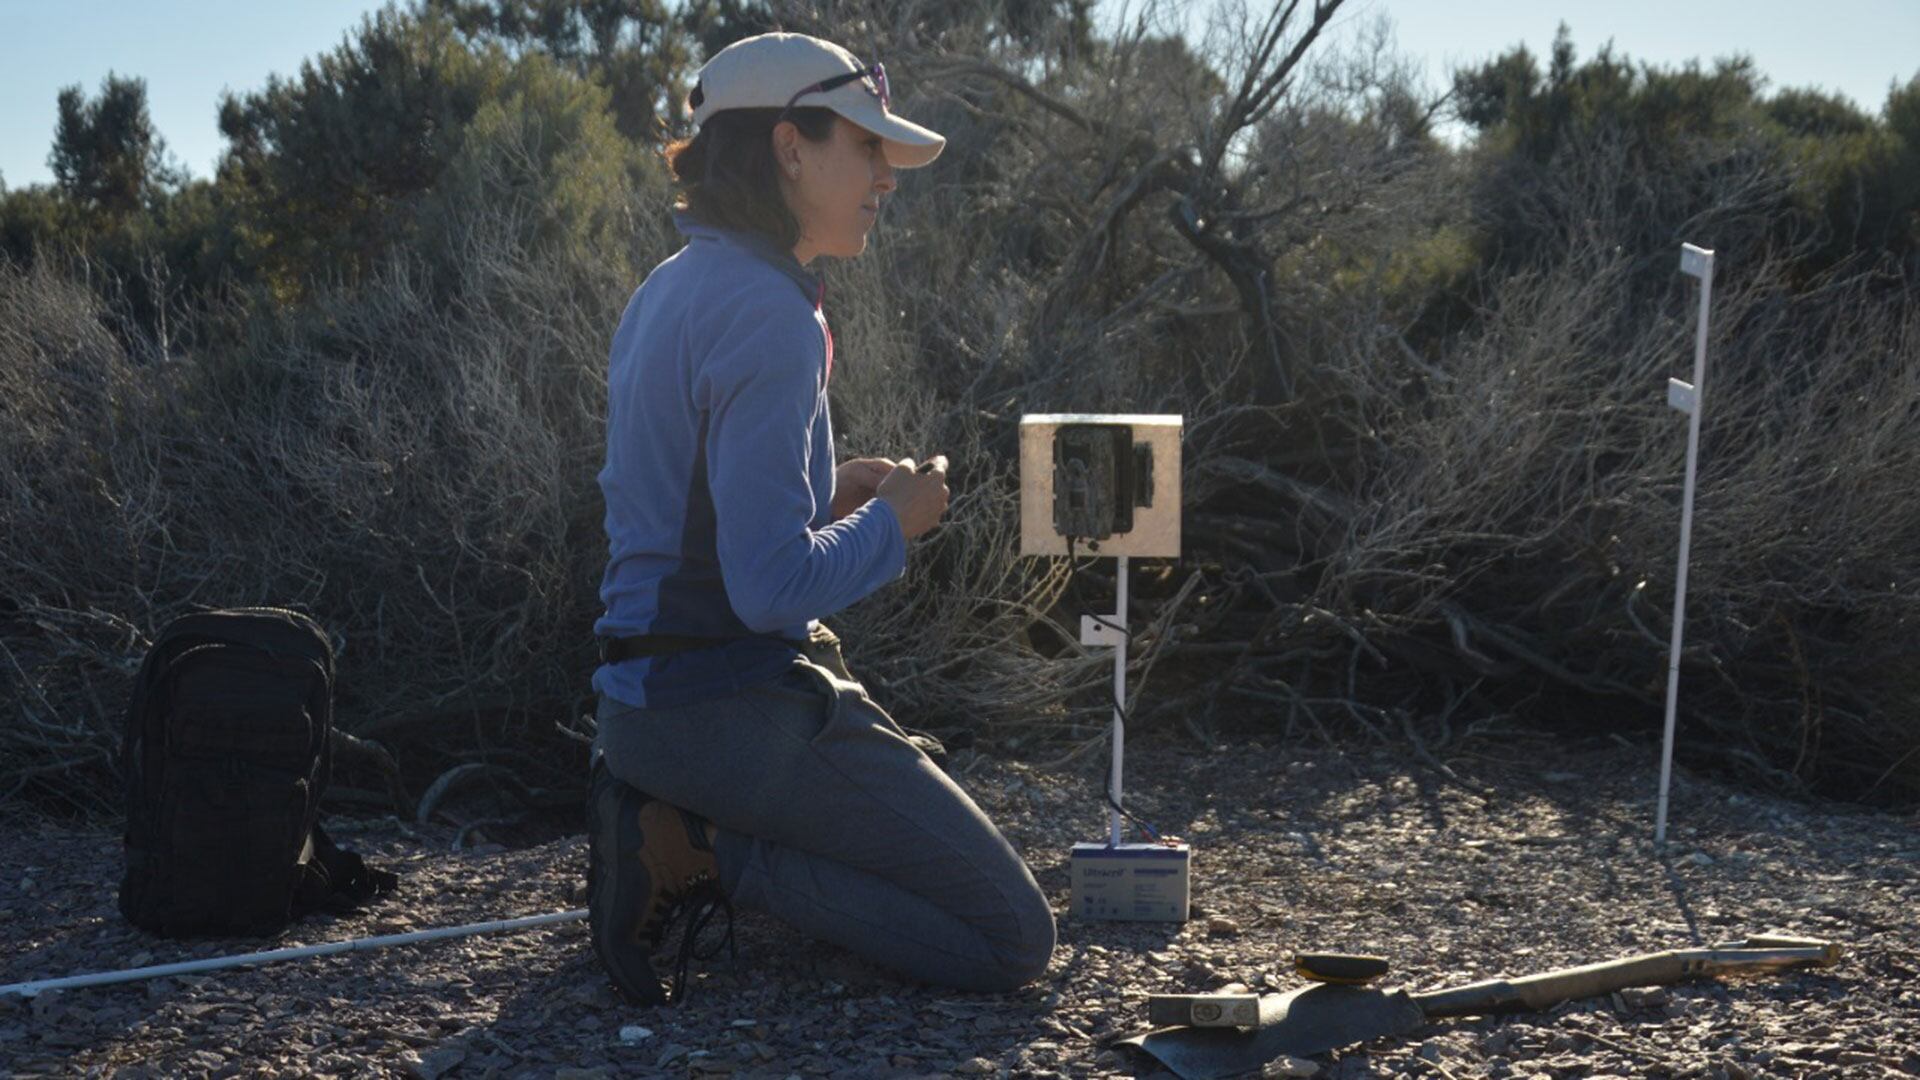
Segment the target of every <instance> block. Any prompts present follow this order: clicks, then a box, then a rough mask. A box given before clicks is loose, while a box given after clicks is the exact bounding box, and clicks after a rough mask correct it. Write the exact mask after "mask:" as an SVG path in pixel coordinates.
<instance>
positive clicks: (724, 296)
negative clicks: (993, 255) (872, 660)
mask: <svg viewBox="0 0 1920 1080" xmlns="http://www.w3.org/2000/svg"><path fill="white" fill-rule="evenodd" d="M675 224H676V225H678V226H679V228H680V231H681V232H682V233H683V234H685V235H686V237H687V245H686V246H685V247H684V248H682V249H681V250H680V251H679V252H678V253H677V254H675V255H674V256H673V257H672V258H669V259H668V260H666V261H665V262H663V263H661V264H660V265H659V266H657V267H655V268H654V271H653V273H651V274H649V275H648V276H647V280H646V281H645V282H644V283H643V284H642V285H641V286H640V288H639V289H638V290H637V291H636V292H635V293H634V294H633V298H632V299H631V300H630V301H628V303H627V309H626V313H625V314H624V315H623V316H622V317H621V320H620V328H619V329H618V330H617V331H616V332H615V333H614V337H613V350H612V356H611V359H610V363H609V366H608V373H607V464H606V467H605V468H604V469H602V470H601V471H600V489H601V492H602V494H603V495H604V496H605V497H606V504H607V518H606V527H607V542H608V554H609V558H608V561H607V569H606V574H605V576H604V577H603V578H602V579H601V583H600V599H601V601H602V602H603V603H604V604H605V605H606V613H605V614H604V615H603V616H602V617H601V618H600V619H599V621H598V622H596V623H595V624H594V632H595V633H596V634H599V635H602V636H616V637H617V636H626V635H632V634H670V635H677V636H690V637H711V638H728V639H733V640H729V641H728V642H726V643H725V644H723V645H718V646H715V647H711V648H703V649H697V650H693V651H689V652H682V653H675V654H671V655H667V656H659V657H643V658H640V659H635V660H628V661H625V662H623V663H619V664H606V665H602V666H601V667H600V669H599V670H598V671H596V672H595V673H594V678H593V686H594V689H595V690H597V691H599V692H600V693H602V694H606V695H608V696H610V697H613V698H615V699H617V700H619V701H623V702H626V703H628V704H630V705H646V706H655V707H666V706H672V705H680V704H687V703H689V702H694V701H704V700H707V699H710V698H716V697H720V696H723V695H726V694H730V693H735V692H737V691H739V690H742V689H744V688H746V687H749V686H752V685H755V684H757V683H761V682H765V681H768V680H770V679H772V678H774V677H775V676H777V675H779V674H780V673H781V672H782V671H784V670H786V667H787V665H788V664H789V663H791V662H792V659H793V656H794V654H795V651H796V650H795V649H794V647H793V646H792V645H791V644H789V642H792V641H799V640H804V639H805V638H806V636H807V633H808V631H809V628H810V626H811V624H812V622H813V620H815V619H819V618H821V617H823V616H826V615H830V614H832V613H833V612H835V611H838V610H840V609H841V608H844V607H846V606H847V605H848V604H851V603H853V602H854V601H855V600H858V599H860V598H861V597H863V596H866V595H867V594H868V593H871V592H873V591H874V590H875V589H877V588H879V587H880V586H881V585H884V584H886V583H887V582H889V581H892V580H893V579H894V578H897V577H899V576H900V574H901V572H902V571H903V570H904V569H905V566H906V541H905V540H904V539H903V538H902V537H901V534H900V522H899V519H898V518H897V517H895V515H894V513H893V508H892V507H890V506H888V505H887V504H886V503H885V502H884V501H882V500H880V499H871V500H868V502H867V503H866V505H864V506H862V507H860V508H859V509H857V510H855V511H854V512H853V513H852V514H849V515H848V516H846V517H844V518H842V519H840V520H839V521H833V520H831V514H830V507H831V505H832V502H833V471H834V458H833V427H832V422H831V420H830V418H829V416H828V413H827V378H828V375H829V374H830V372H831V371H832V368H833V337H832V335H831V333H829V331H828V329H827V323H826V318H825V316H824V315H822V313H821V311H820V300H821V295H822V287H821V282H820V279H819V278H817V277H816V276H814V275H813V274H811V273H809V272H808V271H807V270H806V269H805V268H804V267H802V266H801V265H800V263H799V262H798V261H797V260H795V259H794V258H793V256H792V254H791V253H789V252H784V251H781V250H779V249H778V248H777V247H776V246H775V245H773V244H772V243H770V242H767V241H765V240H763V239H761V238H759V237H757V236H755V235H754V234H751V233H740V232H732V231H728V230H724V229H717V228H711V227H708V226H705V225H701V224H699V223H698V222H696V221H694V220H692V219H690V218H688V217H686V216H685V215H682V216H681V217H679V218H678V219H676V221H675Z"/></svg>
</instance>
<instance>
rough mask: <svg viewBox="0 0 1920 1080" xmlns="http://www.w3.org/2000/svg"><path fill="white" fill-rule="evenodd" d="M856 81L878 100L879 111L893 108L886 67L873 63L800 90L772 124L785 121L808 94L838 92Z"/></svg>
mask: <svg viewBox="0 0 1920 1080" xmlns="http://www.w3.org/2000/svg"><path fill="white" fill-rule="evenodd" d="M856 81H858V82H864V83H865V85H866V88H867V92H868V93H870V94H872V95H873V96H874V97H877V98H879V99H880V108H881V109H883V110H886V109H891V108H892V107H893V95H891V94H889V93H888V92H887V68H886V65H884V64H881V63H878V62H875V63H874V65H873V66H872V67H865V68H861V69H859V70H858V71H849V72H846V73H845V74H842V75H835V76H834V77H833V78H831V79H822V80H820V81H819V82H817V83H814V84H813V85H812V86H808V87H804V88H802V89H801V90H800V92H799V93H797V94H795V95H793V96H792V97H790V98H788V99H787V107H786V108H784V109H781V110H780V116H779V117H778V118H777V119H775V120H774V123H775V124H778V123H779V122H780V121H781V120H785V119H786V118H787V114H788V113H790V112H792V111H793V106H794V103H795V102H797V101H799V100H800V99H801V98H803V97H806V96H807V95H808V94H824V93H826V92H827V91H829V90H838V89H840V88H841V87H843V86H845V85H847V84H848V83H850V82H856Z"/></svg>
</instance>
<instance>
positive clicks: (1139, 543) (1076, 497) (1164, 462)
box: [1020, 413, 1181, 559]
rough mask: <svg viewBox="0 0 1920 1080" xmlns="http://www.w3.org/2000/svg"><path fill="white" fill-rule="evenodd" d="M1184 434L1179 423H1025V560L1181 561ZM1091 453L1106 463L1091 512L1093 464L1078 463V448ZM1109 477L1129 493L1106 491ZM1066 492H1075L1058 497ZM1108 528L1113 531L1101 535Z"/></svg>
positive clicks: (1100, 416) (1034, 418)
mask: <svg viewBox="0 0 1920 1080" xmlns="http://www.w3.org/2000/svg"><path fill="white" fill-rule="evenodd" d="M1180 430H1181V418H1180V417H1178V416H1163V415H1143V414H1138V413H1039V414H1033V415H1028V416H1023V417H1021V418H1020V554H1022V555H1069V554H1071V555H1102V556H1105V555H1127V556H1136V555H1137V556H1144V557H1147V558H1169V559H1171V558H1178V557H1179V555H1180ZM1109 444H1110V445H1109ZM1089 445H1092V446H1093V447H1094V449H1095V450H1097V451H1098V453H1097V454H1094V455H1091V457H1098V458H1100V459H1101V460H1100V461H1098V462H1093V464H1094V465H1095V475H1094V481H1095V484H1096V486H1100V487H1102V490H1100V491H1097V492H1095V493H1093V494H1092V496H1091V505H1089V494H1088V492H1087V491H1086V490H1084V482H1085V480H1086V478H1087V476H1088V475H1089V474H1088V471H1087V468H1086V465H1087V464H1088V462H1083V461H1080V460H1074V459H1075V457H1076V455H1078V454H1080V451H1079V450H1076V449H1074V448H1075V447H1080V448H1085V447H1087V446H1089ZM1106 470H1117V472H1118V476H1119V483H1120V484H1122V485H1123V486H1126V487H1127V488H1128V490H1127V491H1124V492H1113V491H1108V490H1105V489H1104V488H1105V486H1111V485H1110V484H1109V483H1108V482H1109V481H1111V480H1112V479H1113V476H1112V475H1111V473H1110V472H1109V471H1106ZM1062 484H1072V485H1075V489H1074V490H1072V491H1067V490H1060V488H1061V485H1062ZM1057 496H1058V497H1057ZM1089 521H1093V522H1097V523H1096V524H1092V525H1088V524H1087V522H1089ZM1107 528H1111V531H1110V532H1107V534H1106V535H1104V536H1102V535H1098V533H1099V532H1100V531H1102V529H1107ZM1063 529H1065V530H1067V531H1063ZM1079 530H1084V532H1080V531H1079ZM1069 538H1071V541H1072V542H1071V548H1069Z"/></svg>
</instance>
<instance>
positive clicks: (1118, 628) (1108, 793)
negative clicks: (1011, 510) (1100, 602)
mask: <svg viewBox="0 0 1920 1080" xmlns="http://www.w3.org/2000/svg"><path fill="white" fill-rule="evenodd" d="M1074 539H1075V538H1074V537H1072V536H1069V537H1067V570H1068V573H1069V574H1072V573H1074V572H1076V571H1077V570H1078V569H1079V567H1078V566H1077V565H1075V563H1074V553H1073V548H1074ZM1096 557H1097V556H1096ZM1087 618H1089V619H1092V620H1093V621H1094V622H1096V623H1099V624H1100V625H1101V626H1104V627H1106V628H1107V629H1109V630H1113V631H1115V632H1117V633H1118V634H1119V635H1120V636H1121V637H1122V638H1124V639H1126V640H1127V641H1132V640H1133V631H1131V630H1128V629H1127V628H1126V627H1125V626H1123V625H1121V624H1120V623H1117V622H1115V621H1113V620H1112V619H1109V618H1107V617H1106V616H1104V615H1094V614H1092V613H1087ZM1108 701H1110V702H1111V703H1112V704H1113V711H1114V713H1115V715H1117V716H1118V717H1119V718H1120V723H1121V725H1122V726H1125V725H1126V723H1127V722H1128V721H1129V720H1130V719H1131V717H1130V715H1129V710H1128V709H1127V707H1126V706H1125V705H1122V704H1121V703H1120V695H1119V694H1118V693H1115V692H1111V691H1110V692H1109V693H1108ZM1101 794H1102V796H1103V801H1104V802H1105V803H1106V804H1107V805H1108V806H1109V807H1111V808H1112V809H1114V810H1116V811H1118V812H1119V814H1120V816H1121V817H1123V818H1125V819H1127V820H1128V821H1131V822H1133V823H1134V824H1135V825H1138V826H1139V827H1140V828H1141V829H1142V830H1144V831H1145V832H1146V834H1147V835H1148V836H1149V837H1152V838H1153V840H1154V842H1155V843H1166V842H1167V841H1166V838H1165V837H1163V836H1161V835H1160V830H1158V829H1156V828H1154V827H1153V826H1152V825H1151V824H1148V823H1147V822H1146V821H1145V820H1143V819H1142V818H1140V817H1139V816H1137V815H1135V814H1134V813H1133V811H1131V810H1128V809H1127V808H1126V807H1124V806H1122V805H1120V800H1119V799H1116V798H1114V797H1113V748H1112V744H1111V743H1109V744H1108V748H1107V782H1106V786H1105V788H1104V789H1103V790H1102V792H1101Z"/></svg>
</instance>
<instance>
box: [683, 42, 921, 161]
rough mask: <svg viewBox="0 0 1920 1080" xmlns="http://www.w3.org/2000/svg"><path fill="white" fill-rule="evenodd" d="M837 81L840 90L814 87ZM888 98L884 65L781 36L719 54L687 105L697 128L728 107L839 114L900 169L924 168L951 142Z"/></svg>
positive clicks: (701, 76) (741, 44) (702, 74)
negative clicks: (898, 110) (902, 113)
mask: <svg viewBox="0 0 1920 1080" xmlns="http://www.w3.org/2000/svg"><path fill="white" fill-rule="evenodd" d="M842 76H849V77H848V78H844V79H842V78H841V77H842ZM830 81H832V82H837V83H838V85H834V86H831V87H830V88H828V89H825V90H819V89H814V88H815V87H818V86H819V85H820V84H822V83H826V82H830ZM802 91H808V92H807V93H804V94H802V93H801V92H802ZM796 94H800V95H801V96H800V97H799V98H798V100H796V99H795V97H794V95H796ZM888 98H889V94H888V90H887V76H886V71H885V70H884V69H883V68H881V66H880V65H879V64H875V65H873V66H872V67H867V66H866V65H864V64H862V63H860V61H858V60H856V59H854V56H853V54H852V53H850V52H848V51H847V50H845V49H843V48H841V47H840V46H838V45H835V44H834V43H833V42H831V41H822V40H821V39H819V38H817V37H809V36H807V35H806V34H782V33H775V34H759V35H757V36H754V37H750V38H742V39H740V40H739V41H736V42H734V43H733V44H731V45H729V46H727V47H726V48H724V49H721V50H720V51H719V52H717V53H715V54H714V56H713V59H711V60H708V61H707V62H706V64H705V65H703V66H702V67H701V68H700V72H699V75H698V76H697V78H696V81H695V82H694V86H693V93H692V94H691V95H689V96H688V98H687V105H688V107H689V108H691V109H692V110H693V122H694V123H696V124H704V123H706V122H707V117H709V116H712V115H713V114H714V113H717V112H721V111H724V110H726V109H783V108H786V107H787V105H788V104H789V103H791V104H792V105H793V106H794V107H795V108H806V107H810V106H812V107H818V108H824V109H832V110H833V111H834V112H836V113H839V114H840V115H841V116H843V117H845V118H846V119H847V120H849V121H851V122H853V123H855V124H858V125H859V126H861V127H863V128H865V129H866V130H868V131H871V132H873V133H874V134H875V135H878V136H880V138H881V139H882V140H883V146H884V149H885V151H886V155H887V161H888V162H889V163H891V164H892V165H893V167H894V168H896V169H914V168H918V167H920V166H922V165H925V164H927V163H928V162H930V161H932V160H933V159H934V158H937V157H939V156H940V151H941V150H942V149H943V148H945V147H946V145H947V140H946V136H944V135H940V134H938V133H936V132H933V131H929V130H927V129H926V128H923V127H921V126H920V125H919V124H915V123H912V122H911V121H907V120H902V119H901V118H899V117H897V116H895V115H893V113H892V112H891V111H890V110H889V108H888V105H889V100H888Z"/></svg>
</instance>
